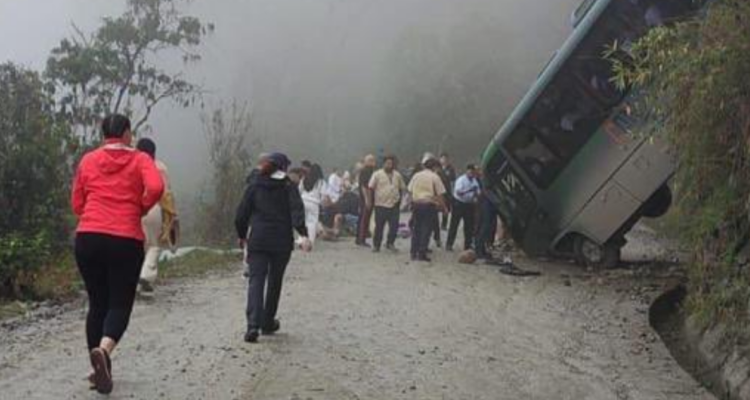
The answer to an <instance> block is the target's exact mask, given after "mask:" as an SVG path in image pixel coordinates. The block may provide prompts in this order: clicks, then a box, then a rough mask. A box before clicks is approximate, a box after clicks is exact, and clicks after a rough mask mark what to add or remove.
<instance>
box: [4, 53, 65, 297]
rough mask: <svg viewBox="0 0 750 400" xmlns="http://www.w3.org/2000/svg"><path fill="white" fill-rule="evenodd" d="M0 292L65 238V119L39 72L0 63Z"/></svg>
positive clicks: (11, 287) (10, 288) (9, 291)
mask: <svg viewBox="0 0 750 400" xmlns="http://www.w3.org/2000/svg"><path fill="white" fill-rule="evenodd" d="M0 132H2V135H0V296H7V295H9V294H11V295H17V294H18V293H17V292H18V288H17V287H16V283H17V281H16V279H17V278H18V276H19V274H21V273H28V272H30V271H34V270H36V269H37V268H39V266H40V263H41V262H43V261H46V260H45V259H46V257H48V256H49V255H50V254H51V251H52V250H54V249H55V248H60V247H61V246H62V245H63V243H65V239H66V238H67V223H66V222H67V221H66V218H67V214H66V213H65V212H64V210H66V209H67V208H68V207H67V204H68V202H67V198H68V197H67V193H68V191H67V187H68V181H69V178H70V177H69V173H68V171H69V170H68V168H65V166H66V165H67V160H68V157H67V151H66V150H67V148H68V146H69V145H70V143H71V141H70V138H71V137H70V135H69V130H68V128H67V124H64V123H62V122H61V121H59V120H57V119H56V117H55V115H54V113H53V103H52V100H51V99H50V98H49V96H48V95H47V94H46V92H45V91H44V88H43V83H42V81H41V79H40V77H39V75H38V74H37V73H35V72H31V71H27V70H24V69H22V68H19V67H17V66H14V65H12V64H3V65H0Z"/></svg>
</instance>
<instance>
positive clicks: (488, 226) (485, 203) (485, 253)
mask: <svg viewBox="0 0 750 400" xmlns="http://www.w3.org/2000/svg"><path fill="white" fill-rule="evenodd" d="M479 209H480V212H479V215H480V218H479V221H480V222H479V232H478V234H477V239H476V252H477V258H479V259H483V260H491V259H492V253H491V252H490V247H491V246H492V244H493V243H494V241H495V233H496V232H497V218H498V215H497V210H496V209H495V206H494V205H493V204H492V202H490V199H489V198H487V196H486V195H482V196H480V200H479Z"/></svg>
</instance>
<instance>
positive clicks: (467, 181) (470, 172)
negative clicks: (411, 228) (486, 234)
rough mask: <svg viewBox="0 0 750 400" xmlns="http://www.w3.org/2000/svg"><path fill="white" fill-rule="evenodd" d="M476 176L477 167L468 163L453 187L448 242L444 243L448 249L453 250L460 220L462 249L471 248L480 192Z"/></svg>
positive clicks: (477, 175)
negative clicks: (462, 229)
mask: <svg viewBox="0 0 750 400" xmlns="http://www.w3.org/2000/svg"><path fill="white" fill-rule="evenodd" d="M478 178H479V173H478V170H477V167H476V166H475V165H474V164H469V165H468V166H467V167H466V173H465V174H463V175H461V176H460V177H459V178H458V180H456V184H455V187H454V188H453V213H452V214H451V223H450V228H449V230H448V242H447V243H446V249H447V250H448V251H453V244H454V243H455V242H456V234H457V233H458V225H459V224H461V222H463V227H464V250H469V249H471V248H472V244H473V243H474V233H475V221H476V214H477V204H478V203H479V196H480V195H481V194H482V188H481V186H480V184H479V179H478Z"/></svg>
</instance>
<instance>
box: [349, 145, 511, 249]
mask: <svg viewBox="0 0 750 400" xmlns="http://www.w3.org/2000/svg"><path fill="white" fill-rule="evenodd" d="M363 165H364V166H365V168H364V169H362V170H361V171H360V173H359V175H358V181H359V190H358V195H359V198H360V214H359V219H358V229H357V238H356V244H357V245H359V246H364V247H370V245H369V244H368V243H367V239H368V238H369V237H370V233H371V232H370V222H371V219H372V214H373V213H374V215H375V227H374V232H372V239H373V243H372V249H373V252H376V253H377V252H380V251H381V246H382V243H383V236H384V231H385V227H386V226H387V227H388V231H387V240H386V249H388V250H390V251H397V249H396V246H395V243H396V238H397V236H398V231H399V228H400V227H401V223H400V215H401V211H402V210H404V209H407V210H409V211H411V213H412V214H411V219H410V220H409V223H408V228H409V233H410V234H411V249H410V253H411V258H412V260H414V261H430V258H429V253H430V252H431V250H430V242H431V240H434V241H435V244H436V246H437V247H442V245H443V243H442V240H441V236H442V234H441V230H447V231H448V237H447V242H446V243H445V245H446V250H447V251H453V247H454V244H455V241H456V238H457V236H458V229H459V226H461V225H463V235H464V246H463V249H464V250H473V251H475V252H476V254H477V256H478V257H480V258H488V257H491V253H490V252H489V248H490V246H491V245H492V244H493V243H494V239H495V235H496V232H497V218H498V216H497V214H496V213H495V210H494V207H492V205H491V204H490V203H489V199H487V197H486V196H485V195H484V193H483V190H482V183H481V171H480V169H479V168H478V167H477V166H476V165H474V164H469V165H468V166H467V167H466V171H465V172H464V173H463V174H461V175H460V176H459V175H458V174H457V172H456V170H455V168H454V167H453V165H452V164H451V160H450V157H449V155H448V154H446V153H443V154H441V156H440V158H437V157H435V156H434V155H432V154H431V153H426V154H425V156H424V157H423V159H422V161H421V162H420V163H418V164H417V165H415V166H414V167H413V168H412V169H411V171H409V172H408V174H407V175H408V179H406V178H405V177H404V174H402V173H401V172H399V169H398V160H397V159H396V157H394V156H386V157H384V158H383V160H382V162H381V168H380V169H377V168H376V166H377V162H376V159H375V157H374V156H372V155H369V156H367V157H365V158H364V160H363ZM441 214H442V221H441V218H440V215H441ZM477 222H479V223H477Z"/></svg>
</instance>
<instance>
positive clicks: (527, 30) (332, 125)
mask: <svg viewBox="0 0 750 400" xmlns="http://www.w3.org/2000/svg"><path fill="white" fill-rule="evenodd" d="M578 2H579V0H194V1H193V2H192V4H191V5H190V7H189V12H190V13H192V14H195V15H197V16H199V17H201V18H204V19H205V20H208V21H211V22H214V23H215V24H216V27H217V31H216V33H215V34H214V35H213V36H212V37H211V38H210V39H209V40H208V41H207V42H206V44H205V46H204V47H203V50H202V53H203V55H204V56H205V59H204V60H203V61H202V62H201V64H200V65H197V66H195V67H193V68H192V69H191V71H190V76H191V77H192V79H193V80H195V81H197V82H199V83H201V84H203V85H204V86H205V87H206V88H207V89H208V90H209V91H210V94H209V95H208V96H207V99H206V100H207V104H208V105H209V106H212V105H214V106H215V105H217V104H220V103H221V102H229V101H231V99H238V100H240V101H242V102H248V103H249V104H250V105H251V107H252V109H253V114H254V117H255V127H256V130H257V132H258V134H260V135H262V137H263V140H264V141H265V143H267V145H268V146H269V147H273V148H280V149H283V150H285V151H288V152H289V153H290V154H291V155H292V156H293V157H297V158H300V157H305V158H314V159H318V160H320V161H321V163H322V164H323V165H324V167H325V166H328V167H330V166H332V165H333V164H338V165H342V164H344V165H345V164H349V163H351V162H353V159H354V158H355V157H358V156H360V154H359V153H362V152H367V151H369V152H375V151H377V149H379V148H383V149H384V150H385V151H398V149H391V148H389V142H388V141H389V140H390V139H388V138H389V136H388V132H387V131H389V130H393V124H392V123H391V122H392V121H391V120H392V118H393V115H394V109H397V108H398V107H400V104H402V103H403V98H402V97H405V96H409V95H410V92H409V91H410V90H412V91H417V90H421V89H420V88H419V86H420V85H422V86H424V85H433V84H435V82H442V81H451V82H454V81H455V82H460V85H462V87H463V88H464V89H465V90H464V92H467V91H468V92H470V93H471V97H472V98H473V100H472V102H471V103H466V104H472V105H471V106H467V107H466V109H464V110H458V111H456V112H455V113H452V114H460V115H457V116H455V118H453V115H451V116H447V117H449V118H453V119H454V120H455V121H466V120H467V118H468V119H469V120H468V122H467V123H465V124H464V123H463V122H462V123H459V124H453V126H454V127H455V130H456V131H460V132H456V133H455V134H450V135H444V134H441V137H431V133H430V132H424V131H423V132H418V133H415V134H418V135H419V137H420V139H421V138H424V143H426V145H425V147H426V148H425V149H424V150H433V151H437V150H438V149H437V146H438V142H441V143H443V145H444V148H445V149H449V150H451V152H453V153H455V154H456V157H457V158H459V159H460V161H466V160H470V159H472V158H473V159H476V158H477V157H478V156H479V155H480V154H481V152H482V150H483V146H484V145H486V144H487V143H488V142H489V140H490V138H491V137H492V135H493V134H494V131H495V130H496V129H497V128H498V127H499V126H500V124H501V123H502V122H503V120H504V118H505V117H506V116H507V114H508V112H509V111H510V110H511V109H512V107H513V105H514V104H515V103H516V102H517V101H518V99H519V97H520V96H521V95H522V94H523V93H524V92H525V90H526V89H527V88H528V87H529V85H530V84H531V83H532V81H533V79H534V78H535V77H536V75H537V73H538V72H539V70H540V68H541V67H542V66H543V65H544V63H545V62H546V61H547V60H548V59H549V57H550V56H551V54H552V52H553V51H554V49H556V48H557V47H558V46H559V45H560V44H561V43H562V41H563V40H564V39H565V37H566V36H567V35H568V33H569V32H570V27H569V26H568V21H569V16H570V13H571V12H572V10H573V9H574V8H575V6H576V5H577V4H578ZM123 4H124V1H121V0H97V1H94V0H0V37H1V38H2V39H1V40H0V62H5V61H13V62H15V63H19V64H22V65H24V66H27V67H31V68H35V69H42V68H43V67H44V64H45V60H46V58H47V55H48V54H49V51H50V49H51V48H52V47H54V46H55V45H56V44H57V43H58V42H59V40H60V39H61V38H63V37H64V36H66V35H69V34H70V33H71V23H72V22H75V23H76V24H77V25H78V26H80V27H81V28H83V29H84V30H87V31H90V30H91V29H93V28H94V27H96V26H97V24H98V22H99V19H100V18H101V17H102V16H104V15H114V14H117V13H118V12H120V11H121V10H122V8H123ZM404 60H406V61H404ZM407 61H408V62H407ZM407 64H408V65H407ZM412 86H413V88H412ZM469 89H470V90H469ZM425 90H426V89H425ZM424 93H430V92H429V91H428V90H427V91H424ZM446 95H447V96H450V95H451V93H447V94H446ZM412 97H414V96H412ZM428 97H429V96H428ZM416 98H417V99H419V98H418V97H416ZM417 101H418V100H417ZM403 104H405V103H403ZM411 104H412V105H413V104H414V101H413V99H412V103H411ZM464 111H465V112H464ZM396 114H398V113H396ZM402 114H404V115H407V116H408V115H410V112H409V111H407V112H405V113H402ZM199 115H200V110H198V109H190V110H175V109H173V108H172V107H170V106H162V107H161V108H159V109H157V110H156V112H155V116H154V119H153V124H152V125H153V127H154V133H153V135H154V137H155V139H156V140H157V143H158V144H159V145H160V157H161V158H162V159H164V160H165V161H166V162H167V164H168V165H169V166H170V171H171V174H172V175H173V178H172V180H173V182H174V184H175V186H176V189H177V191H178V193H186V192H189V191H193V190H197V189H198V188H199V187H200V184H201V182H202V179H204V177H205V172H206V166H205V159H206V152H205V146H206V144H205V141H204V139H203V136H202V133H201V124H200V118H199ZM401 118H403V115H401ZM410 126H411V125H410ZM432 126H435V125H434V124H433V125H432ZM463 128H466V129H463ZM452 129H453V128H452ZM467 138H468V139H469V140H467ZM427 147H429V148H427ZM410 161H411V160H410Z"/></svg>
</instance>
